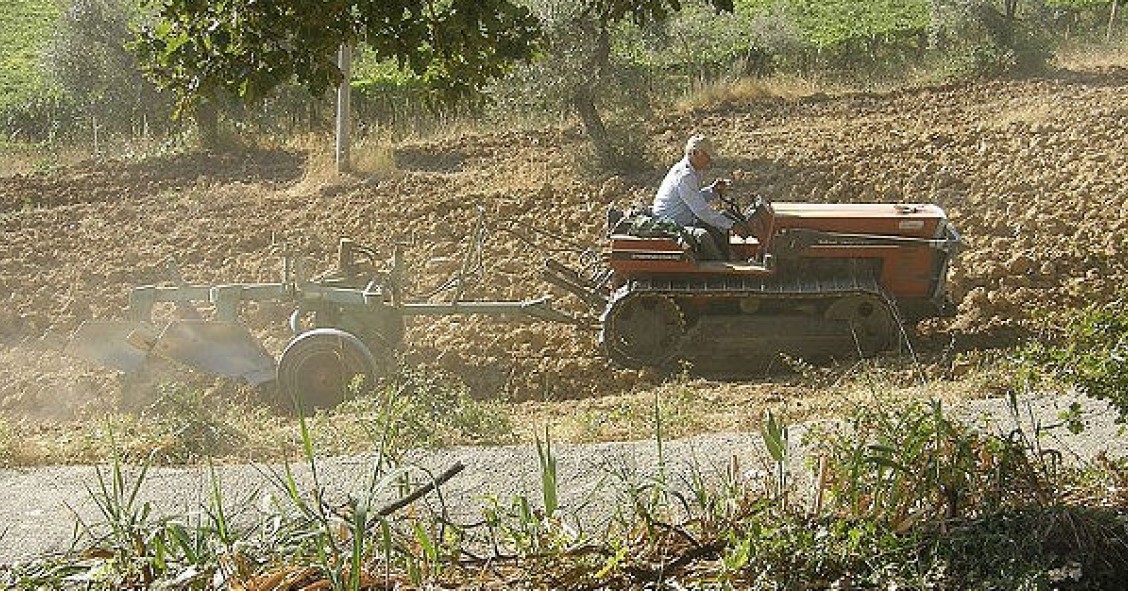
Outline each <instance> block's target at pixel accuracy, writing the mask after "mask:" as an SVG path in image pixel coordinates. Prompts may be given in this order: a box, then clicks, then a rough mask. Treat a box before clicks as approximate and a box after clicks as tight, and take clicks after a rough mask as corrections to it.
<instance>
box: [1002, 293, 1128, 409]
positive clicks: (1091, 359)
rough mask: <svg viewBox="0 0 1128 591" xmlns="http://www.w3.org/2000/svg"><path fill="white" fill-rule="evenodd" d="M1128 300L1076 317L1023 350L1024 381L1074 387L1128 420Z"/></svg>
mask: <svg viewBox="0 0 1128 591" xmlns="http://www.w3.org/2000/svg"><path fill="white" fill-rule="evenodd" d="M1126 301H1128V296H1122V297H1120V298H1119V299H1118V300H1116V301H1113V302H1111V303H1109V304H1106V305H1102V306H1092V307H1089V308H1087V309H1085V310H1081V311H1077V312H1072V313H1070V314H1068V315H1067V316H1065V317H1064V318H1062V319H1057V321H1056V322H1050V323H1048V324H1049V325H1050V326H1060V327H1061V328H1060V329H1059V330H1056V331H1054V332H1053V333H1051V334H1048V335H1045V337H1044V338H1043V339H1042V340H1041V341H1036V342H1033V343H1031V344H1030V345H1028V346H1026V347H1025V348H1024V349H1022V350H1021V351H1019V353H1018V355H1017V358H1016V362H1017V365H1018V366H1019V368H1020V376H1021V379H1023V380H1024V381H1029V382H1035V383H1036V382H1038V381H1039V380H1041V379H1044V378H1051V379H1056V380H1060V381H1062V382H1064V383H1067V384H1072V385H1073V386H1075V387H1076V388H1077V389H1078V390H1079V391H1080V392H1081V393H1083V394H1086V395H1089V396H1092V397H1094V398H1101V399H1104V400H1107V401H1108V402H1109V403H1110V404H1112V405H1113V406H1115V407H1116V408H1117V409H1118V410H1119V411H1120V420H1121V421H1122V422H1123V421H1124V420H1125V419H1128V312H1126V311H1125V309H1124V302H1126Z"/></svg>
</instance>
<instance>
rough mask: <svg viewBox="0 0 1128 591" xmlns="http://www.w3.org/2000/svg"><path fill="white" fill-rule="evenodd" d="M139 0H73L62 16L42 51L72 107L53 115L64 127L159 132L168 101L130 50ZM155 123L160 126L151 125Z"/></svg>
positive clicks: (83, 130)
mask: <svg viewBox="0 0 1128 591" xmlns="http://www.w3.org/2000/svg"><path fill="white" fill-rule="evenodd" d="M134 11H136V3H135V2H128V1H126V0H74V2H73V3H72V4H71V5H70V7H69V9H68V10H66V11H65V12H64V13H63V14H61V15H60V17H59V20H58V22H57V23H56V27H55V32H54V37H53V39H52V41H51V44H50V46H49V48H48V50H47V52H46V54H45V55H44V65H45V71H46V72H47V74H48V76H49V78H50V80H51V82H52V83H53V85H54V86H55V87H56V88H58V89H59V90H58V91H59V94H60V96H61V99H62V102H63V103H64V104H67V105H70V106H71V111H70V112H62V113H58V112H57V113H56V114H55V121H56V122H57V125H60V126H61V127H63V128H64V130H65V131H66V132H70V133H76V132H80V130H81V132H80V133H81V135H84V136H85V135H86V134H87V133H89V131H90V130H92V128H93V127H94V126H97V127H98V128H99V133H103V132H111V133H122V132H125V133H131V134H133V135H141V134H143V133H146V132H148V131H160V130H161V129H162V128H163V124H164V122H165V121H167V120H168V114H169V112H170V103H169V102H168V100H167V99H166V98H165V97H164V96H163V95H162V94H161V93H160V92H159V91H158V90H157V89H156V87H155V86H153V85H152V84H151V83H150V82H148V81H147V80H145V79H144V78H143V77H142V75H141V72H140V70H139V69H138V66H137V60H136V58H134V56H133V54H131V53H130V52H129V51H128V50H127V49H126V43H127V42H128V41H129V39H130V37H131V32H130V23H131V21H133V20H134V19H135V18H136V15H135V14H134ZM150 128H156V129H150Z"/></svg>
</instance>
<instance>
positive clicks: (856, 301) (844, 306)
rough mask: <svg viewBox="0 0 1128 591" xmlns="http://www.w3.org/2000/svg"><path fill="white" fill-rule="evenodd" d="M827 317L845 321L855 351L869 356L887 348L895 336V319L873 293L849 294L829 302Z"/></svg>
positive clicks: (886, 305) (887, 305)
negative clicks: (855, 348)
mask: <svg viewBox="0 0 1128 591" xmlns="http://www.w3.org/2000/svg"><path fill="white" fill-rule="evenodd" d="M825 317H826V319H827V320H832V321H836V322H845V323H846V326H847V327H849V330H850V334H851V336H852V337H853V339H854V344H855V346H856V347H857V350H858V353H860V354H862V355H872V354H873V353H876V352H878V351H882V350H884V349H888V348H889V347H891V346H892V345H893V343H894V342H895V341H896V338H897V321H896V319H895V318H894V316H893V311H892V310H890V308H889V304H887V303H886V302H885V300H883V299H881V298H879V297H877V296H874V295H868V294H867V295H853V296H848V297H844V298H842V299H839V300H838V301H836V302H834V303H833V304H831V305H830V307H829V308H827V310H826V315H825Z"/></svg>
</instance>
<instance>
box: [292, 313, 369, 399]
mask: <svg viewBox="0 0 1128 591" xmlns="http://www.w3.org/2000/svg"><path fill="white" fill-rule="evenodd" d="M375 375H376V361H375V360H374V359H373V357H372V353H371V352H370V351H369V350H368V347H366V346H364V343H362V342H361V341H360V339H358V338H356V337H355V336H353V335H351V334H349V333H347V332H345V331H342V330H337V329H334V328H317V329H314V330H310V331H307V332H304V333H302V334H300V335H298V336H297V337H295V338H294V340H292V341H290V344H289V345H286V350H285V351H283V352H282V359H280V360H279V362H278V385H279V387H281V389H282V394H283V395H286V396H289V397H290V398H291V399H292V400H293V401H294V402H295V404H296V405H297V406H298V407H299V408H300V409H311V408H313V409H316V408H332V407H334V406H336V405H338V404H340V403H341V402H342V401H344V400H345V398H347V397H348V396H349V395H350V394H353V393H355V392H356V391H358V390H359V389H360V388H368V387H371V386H372V384H373V379H374V378H375Z"/></svg>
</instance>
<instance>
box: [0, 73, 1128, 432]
mask: <svg viewBox="0 0 1128 591" xmlns="http://www.w3.org/2000/svg"><path fill="white" fill-rule="evenodd" d="M1126 97H1128V70H1125V69H1106V70H1101V71H1090V72H1085V73H1063V74H1061V75H1058V76H1054V77H1047V78H1041V79H1028V80H1013V81H994V82H981V83H974V84H970V85H959V86H950V87H940V88H926V89H914V90H905V91H899V92H896V93H892V94H882V95H874V94H851V95H845V96H825V95H816V96H811V97H806V98H803V99H800V100H784V99H767V100H764V99H758V100H753V101H748V102H730V103H725V104H720V105H714V106H712V107H709V108H705V109H695V110H690V111H684V112H679V113H675V114H671V115H669V116H666V117H663V118H662V119H661V120H660V121H657V122H655V123H654V124H653V125H652V128H651V132H652V133H651V136H650V137H651V140H650V144H649V150H650V151H651V152H652V155H653V156H654V158H653V161H654V162H656V164H655V165H654V166H653V168H652V169H650V170H647V171H645V172H640V173H635V174H632V175H629V176H616V177H612V178H610V179H604V180H601V181H594V180H587V179H589V177H587V176H585V175H583V174H581V173H580V172H578V171H579V169H580V168H581V167H579V166H577V162H578V161H580V160H582V156H578V155H580V154H582V153H583V150H584V147H583V146H584V144H583V139H582V137H581V136H580V135H579V134H578V132H576V131H574V130H569V129H564V130H558V129H544V130H534V131H528V130H513V131H496V132H468V133H463V134H454V133H452V134H450V137H449V138H446V139H439V140H431V141H425V142H424V141H415V142H410V143H404V144H401V145H398V146H397V147H396V149H395V167H394V170H385V171H381V172H379V173H376V174H371V175H360V176H357V177H348V178H343V179H342V178H336V177H335V176H333V175H330V174H325V173H318V172H317V170H318V169H319V168H324V166H323V164H322V165H319V163H318V161H317V157H316V156H311V155H310V154H307V153H303V152H297V151H283V150H275V151H253V152H248V153H242V154H239V155H223V156H218V155H205V154H197V155H190V156H177V157H168V158H160V159H149V160H145V161H143V162H117V161H108V162H107V161H103V162H97V163H93V162H91V163H82V164H78V165H74V166H70V167H67V168H64V169H62V170H59V171H56V172H53V173H50V174H19V175H8V176H0V231H2V233H3V241H2V242H0V411H2V412H6V413H9V414H17V415H40V416H42V415H48V416H70V415H72V414H73V413H75V412H78V411H82V410H90V409H108V408H114V407H118V406H121V405H128V404H129V403H130V401H129V400H128V399H127V398H128V396H129V395H132V394H129V393H128V390H129V389H128V388H126V387H125V386H124V385H123V384H124V382H123V381H122V379H121V378H119V377H118V376H117V375H116V374H115V373H114V372H111V371H107V370H102V369H98V368H92V367H89V366H86V365H84V364H83V363H81V362H78V361H75V360H72V359H68V358H66V357H64V356H62V355H61V353H59V346H60V344H61V343H62V342H63V340H64V339H65V337H66V335H67V334H68V333H69V332H70V331H72V330H73V329H74V328H75V327H76V326H77V325H78V324H79V323H80V322H82V321H83V320H85V319H90V318H121V317H123V314H124V307H125V305H126V298H127V294H128V291H129V289H130V287H132V286H134V285H139V284H145V283H153V282H160V281H165V280H168V277H169V276H168V272H167V261H168V260H169V259H174V260H175V261H176V263H177V266H178V268H179V270H180V272H181V273H182V275H183V277H184V279H185V280H186V281H188V282H193V283H220V282H227V281H274V280H277V279H278V275H279V268H280V256H281V255H282V254H283V253H284V252H291V253H296V254H299V255H301V256H302V257H303V259H304V260H305V261H308V265H309V266H310V267H312V268H313V269H324V268H328V267H329V266H330V265H331V264H332V259H333V256H334V252H335V249H336V245H337V242H338V240H339V238H341V237H343V236H348V237H351V238H353V239H355V240H357V241H360V242H362V243H367V244H372V245H382V244H384V245H386V243H387V242H388V240H389V239H392V238H395V239H397V240H401V241H404V240H406V241H410V242H412V243H413V246H411V247H409V248H407V249H406V250H407V254H408V257H409V259H410V260H411V261H412V275H411V276H412V277H413V278H414V290H413V291H414V292H415V293H417V294H425V293H427V292H429V291H430V290H431V289H433V288H435V287H437V286H439V285H441V284H442V283H443V282H444V280H445V279H446V278H447V277H449V274H450V272H451V270H452V269H453V268H454V267H455V266H456V265H457V261H458V260H460V259H459V258H458V257H460V256H461V253H462V252H463V248H464V247H465V246H466V245H467V243H468V241H469V237H470V235H471V232H472V230H473V228H474V220H475V217H476V212H477V210H478V208H479V207H480V208H483V209H484V210H485V212H486V213H487V216H488V217H489V219H491V220H492V221H493V223H494V228H495V231H493V232H492V233H490V234H488V235H487V237H486V240H485V242H484V248H485V253H486V257H485V259H484V266H483V268H482V271H481V274H480V277H481V280H480V281H479V282H477V283H475V284H474V285H472V286H471V287H470V288H469V289H468V290H467V291H466V296H467V297H469V298H473V299H523V298H528V297H537V296H540V295H543V294H547V293H552V291H553V290H552V288H550V287H549V286H548V285H546V284H544V283H543V282H542V281H541V280H540V279H539V278H538V276H539V269H540V265H541V263H542V260H543V258H544V257H543V256H542V255H543V254H545V253H543V252H538V250H537V249H535V248H532V247H530V246H529V245H528V244H527V243H526V242H523V241H522V240H520V239H519V238H518V236H517V235H516V234H514V233H512V232H508V231H501V230H500V229H498V228H500V227H503V226H504V227H509V228H511V229H517V230H518V233H519V234H524V235H527V236H530V237H536V241H537V243H538V244H539V245H540V246H541V247H543V249H545V250H547V249H551V248H565V249H567V248H569V247H570V245H571V244H572V243H578V244H582V245H591V246H596V245H597V244H598V240H599V238H600V234H601V230H602V228H603V223H604V216H605V211H606V208H607V207H608V206H610V205H619V206H625V205H629V204H632V203H636V202H643V201H648V200H649V197H650V195H651V194H652V191H653V190H654V188H655V187H656V185H657V183H658V181H659V180H660V179H661V177H662V175H663V174H664V172H665V166H667V165H668V164H669V163H671V162H672V161H673V160H675V159H676V157H677V153H678V152H679V150H680V148H681V145H682V143H683V142H684V138H685V137H686V136H687V135H688V134H689V133H691V132H695V131H703V132H705V133H707V134H709V135H711V136H712V137H713V138H714V141H715V142H716V143H717V145H718V148H719V152H720V153H721V155H722V158H721V159H720V160H719V162H718V166H719V170H717V173H718V174H720V175H726V176H730V177H732V178H733V179H735V180H736V186H735V189H736V191H735V193H736V194H738V195H749V194H761V195H763V196H765V197H767V198H769V199H772V200H779V201H786V200H796V201H855V202H862V201H886V202H932V203H937V204H939V205H941V206H942V207H944V208H945V209H946V210H947V212H948V214H949V215H950V217H951V218H952V219H953V220H954V222H955V223H956V224H957V227H958V228H959V229H960V231H961V232H962V233H963V235H964V237H965V239H966V241H967V249H966V250H965V252H963V253H962V254H961V256H960V258H959V260H958V262H957V263H956V264H955V266H954V268H953V270H952V286H953V290H954V292H955V294H956V295H957V296H958V297H960V298H961V299H962V302H961V305H960V309H959V314H958V316H957V317H956V318H955V319H953V320H950V321H943V322H940V321H932V322H930V323H927V324H926V325H925V326H922V327H921V334H920V343H921V349H922V350H923V352H924V355H925V356H926V357H929V358H930V359H932V361H931V363H933V367H932V370H934V371H937V372H943V371H946V369H945V367H943V366H944V363H946V361H945V359H946V358H944V357H943V355H941V352H942V351H948V352H950V351H952V350H967V349H973V348H977V347H993V346H997V345H1004V344H1008V343H1010V342H1012V339H1013V338H1014V336H1015V335H1017V334H1021V333H1022V332H1023V331H1028V330H1032V329H1036V328H1037V326H1038V322H1039V320H1038V318H1039V317H1040V316H1039V314H1040V312H1042V311H1045V310H1053V309H1060V308H1065V307H1078V306H1083V305H1085V304H1088V303H1090V302H1103V301H1110V300H1111V299H1113V298H1115V297H1116V295H1117V291H1118V290H1123V289H1124V286H1125V285H1126V278H1128V258H1126V256H1125V255H1126V254H1128V253H1126V251H1128V185H1126V183H1125V179H1128V98H1126ZM361 156H362V155H361ZM533 228H536V229H539V230H541V231H543V232H544V233H534V231H533V230H532V229H533ZM385 251H386V252H388V253H389V254H390V250H388V249H387V248H385ZM558 301H559V302H560V304H561V306H560V307H562V308H564V309H566V310H569V311H572V312H578V311H580V310H581V308H580V307H579V305H578V304H577V303H575V302H570V301H568V298H567V297H566V296H563V295H559V296H558ZM249 308H251V309H249V310H248V314H247V319H248V324H250V325H251V327H252V329H253V330H255V331H256V332H258V333H259V334H261V335H262V336H263V338H264V341H265V343H266V344H267V347H268V349H271V350H272V351H274V352H277V351H278V350H280V348H281V347H282V346H283V345H284V343H285V339H286V335H285V331H284V329H283V328H282V324H283V322H284V318H285V314H286V313H285V311H279V310H273V309H270V308H269V307H267V306H249ZM408 343H409V347H408V349H407V357H408V359H409V360H410V361H413V362H415V363H427V364H432V365H436V366H439V367H441V368H443V369H445V370H448V371H451V372H454V373H457V374H459V375H461V376H463V377H464V379H465V380H466V381H467V382H468V383H469V384H470V385H471V386H472V388H473V389H474V392H475V393H476V394H478V395H480V396H486V397H503V398H509V399H516V400H542V399H561V398H580V397H591V396H598V395H603V394H612V393H618V392H625V391H628V390H631V389H632V388H636V387H637V386H638V384H640V383H643V384H646V383H654V382H655V381H656V380H658V379H659V378H658V376H655V375H651V374H648V373H645V372H635V371H622V370H615V369H611V368H608V366H607V363H606V361H605V360H603V359H601V358H600V357H599V356H598V355H597V353H596V346H595V339H594V335H593V334H591V333H589V332H585V331H583V330H581V329H577V328H571V327H567V326H561V325H555V324H548V323H540V322H530V321H516V322H514V321H498V320H493V319H488V318H457V317H445V318H437V319H419V320H415V321H413V324H412V326H411V328H410V329H409V333H408ZM186 379H194V380H197V381H198V382H199V383H201V384H204V385H208V386H209V387H222V388H233V389H236V390H238V388H237V387H235V386H233V385H230V384H226V383H224V382H213V381H210V380H207V379H205V378H202V377H199V376H197V377H194V378H186ZM123 391H125V392H127V394H126V397H123Z"/></svg>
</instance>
